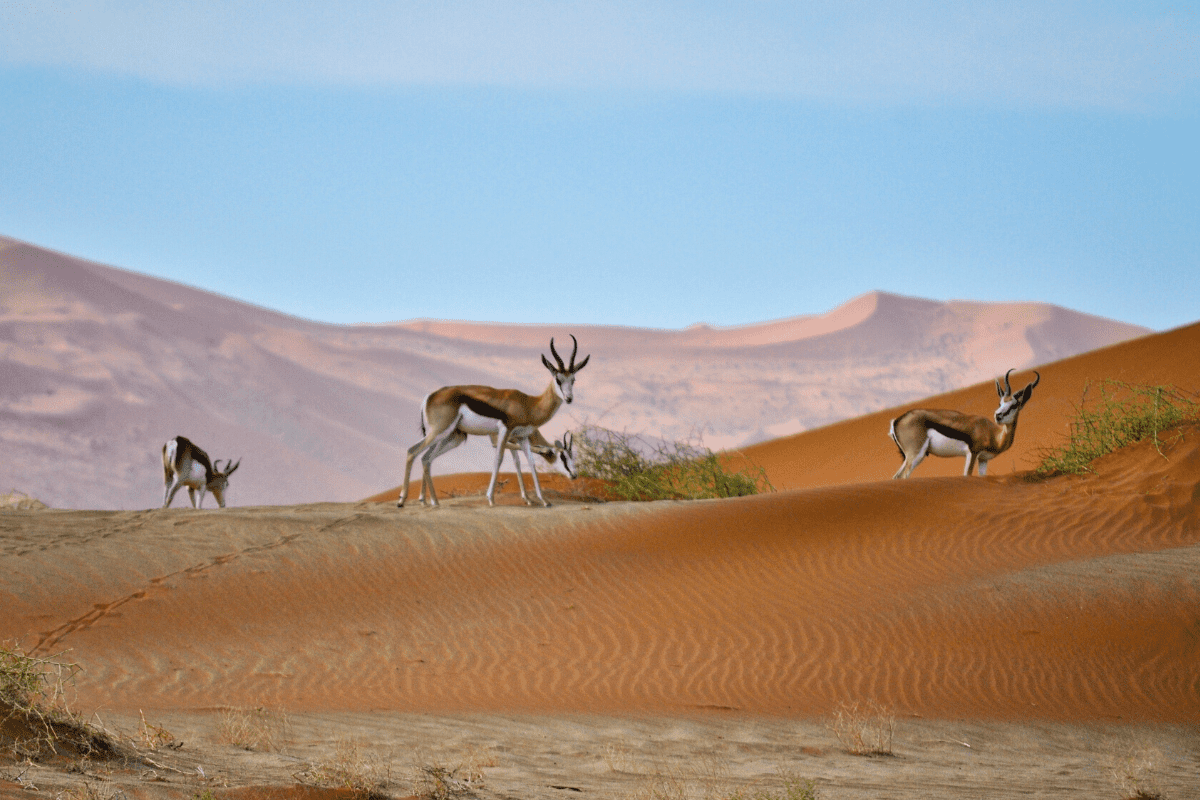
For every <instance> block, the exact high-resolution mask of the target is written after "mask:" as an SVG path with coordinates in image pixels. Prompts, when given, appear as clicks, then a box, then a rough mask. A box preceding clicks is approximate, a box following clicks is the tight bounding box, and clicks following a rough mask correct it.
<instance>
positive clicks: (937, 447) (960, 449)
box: [929, 430, 971, 458]
mask: <svg viewBox="0 0 1200 800" xmlns="http://www.w3.org/2000/svg"><path fill="white" fill-rule="evenodd" d="M929 452H930V454H931V455H935V456H941V457H942V458H953V457H954V456H968V455H970V453H971V448H970V447H969V446H967V443H966V442H964V441H962V440H961V439H951V438H950V437H949V436H944V435H942V434H940V433H938V432H937V431H934V430H931V431H929Z"/></svg>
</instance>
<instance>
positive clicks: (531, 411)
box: [396, 335, 591, 508]
mask: <svg viewBox="0 0 1200 800" xmlns="http://www.w3.org/2000/svg"><path fill="white" fill-rule="evenodd" d="M571 341H573V342H574V343H575V346H574V348H573V349H572V350H571V362H570V364H564V363H563V360H562V358H561V357H560V356H559V355H558V351H557V350H555V349H554V340H553V339H551V340H550V352H551V354H553V356H554V360H555V361H556V362H558V364H557V366H556V365H554V364H551V363H550V361H549V359H547V358H546V356H544V355H543V356H542V364H543V365H545V367H546V369H548V370H550V385H549V386H547V387H546V390H545V391H544V392H542V393H541V394H540V395H537V396H536V397H534V396H532V395H528V394H525V393H524V392H521V391H518V390H516V389H493V388H492V387H490V386H444V387H442V388H441V389H438V390H437V391H436V392H433V393H431V394H429V395H428V396H426V398H425V400H424V402H423V403H422V404H421V430H422V432H423V433H425V438H423V439H421V441H419V442H417V443H416V444H414V445H413V446H412V447H410V448H408V457H407V459H406V460H405V462H404V483H403V484H401V487H400V499H399V501H398V502H397V503H396V505H397V506H398V507H399V508H404V501H405V500H407V499H408V481H409V478H410V476H411V475H412V465H413V461H414V460H415V459H416V457H417V456H418V455H420V454H421V453H424V455H422V456H421V466H422V474H421V493H422V495H423V499H424V500H425V502H426V503H428V504H429V505H432V506H437V505H438V501H437V494H436V493H435V492H434V489H433V474H432V470H431V467H432V465H433V461H434V459H436V458H438V457H439V456H441V455H443V454H445V453H447V452H449V451H450V450H453V449H454V448H455V447H458V446H459V445H460V444H462V443H463V442H465V441H466V440H467V436H468V435H472V436H489V437H492V440H493V442H495V447H496V458H495V462H494V466H493V468H492V479H491V480H490V481H489V482H488V488H487V500H488V505H489V506H494V505H495V504H496V500H495V495H496V476H497V475H498V474H499V473H500V462H501V461H503V460H504V451H505V450H507V449H509V444H510V443H514V444H518V445H520V447H521V449H522V450H523V451H524V453H525V458H526V459H528V460H529V462H530V464H531V465H532V463H533V453H532V447H531V446H530V439H531V438H532V437H533V434H534V433H535V432H536V431H537V429H538V428H540V427H541V426H543V425H545V424H546V423H547V422H549V421H550V418H551V417H553V416H554V414H555V413H556V412H557V411H558V409H559V407H560V406H561V405H562V404H563V403H570V402H571V401H572V400H573V399H574V396H575V395H574V392H575V389H574V387H575V375H576V373H578V372H579V370H581V369H583V368H584V367H586V366H587V362H588V359H590V358H591V356H590V355H588V356H585V357H584V359H583V361H580V362H579V363H578V364H576V363H575V354H576V353H578V352H579V342H578V341H577V340H576V339H575V336H574V335H572V336H571ZM523 483H524V481H522V484H523ZM533 489H534V492H536V493H537V498H538V500H539V501H540V502H541V504H542V505H543V506H549V505H550V504H549V503H547V502H546V498H544V497H542V487H541V485H540V484H539V483H538V477H537V470H536V469H534V470H533Z"/></svg>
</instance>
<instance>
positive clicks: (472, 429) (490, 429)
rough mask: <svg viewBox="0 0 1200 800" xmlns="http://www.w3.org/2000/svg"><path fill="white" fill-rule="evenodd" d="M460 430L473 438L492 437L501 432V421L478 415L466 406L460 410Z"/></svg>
mask: <svg viewBox="0 0 1200 800" xmlns="http://www.w3.org/2000/svg"><path fill="white" fill-rule="evenodd" d="M458 413H459V416H460V419H459V421H458V429H459V430H460V431H462V432H463V433H468V434H470V435H472V436H491V435H492V434H494V433H499V432H500V420H498V419H494V418H493V417H485V416H483V415H482V414H476V413H475V412H474V411H472V410H471V409H469V408H467V407H466V406H465V405H464V406H463V407H462V408H460V409H459V410H458Z"/></svg>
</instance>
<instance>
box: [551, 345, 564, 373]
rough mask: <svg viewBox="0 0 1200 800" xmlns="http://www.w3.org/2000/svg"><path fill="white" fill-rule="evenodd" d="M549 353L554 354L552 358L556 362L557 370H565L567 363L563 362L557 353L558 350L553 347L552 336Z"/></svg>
mask: <svg viewBox="0 0 1200 800" xmlns="http://www.w3.org/2000/svg"><path fill="white" fill-rule="evenodd" d="M550 355H552V356H554V360H555V361H557V362H558V371H559V372H566V371H567V365H566V364H564V363H563V360H562V356H560V355H559V354H558V351H557V350H555V349H554V337H553V336H551V337H550Z"/></svg>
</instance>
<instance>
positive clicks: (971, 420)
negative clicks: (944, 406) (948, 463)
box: [890, 369, 1042, 478]
mask: <svg viewBox="0 0 1200 800" xmlns="http://www.w3.org/2000/svg"><path fill="white" fill-rule="evenodd" d="M1012 373H1013V370H1011V369H1010V370H1009V371H1008V372H1006V373H1004V387H1003V388H1001V387H1000V380H999V379H998V378H997V379H996V394H998V395H999V396H1000V407H999V408H997V409H996V413H995V414H993V415H992V416H993V418H994V419H988V418H987V417H979V416H975V415H974V414H963V413H961V412H958V411H942V410H931V409H924V408H914V409H913V410H912V411H906V412H905V413H903V414H901V415H900V416H898V417H896V418H895V419H894V420H892V425H891V431H890V432H891V434H892V441H894V442H895V443H896V447H898V448H900V455H901V456H903V457H904V463H903V464H901V465H900V469H898V470H896V474H895V475H893V476H892V477H893V478H907V477H908V476H909V475H911V474H912V471H913V470H914V469H916V468H917V465H918V464H920V463H921V462H922V461H923V460H924V459H925V456H926V455H927V454H930V453H932V454H933V455H935V456H942V457H943V458H952V457H954V456H965V457H966V459H967V463H966V467H965V468H964V469H963V475H964V476H966V475H970V474H971V473H972V472H973V471H974V470H975V465H976V464H978V465H979V474H980V475H987V465H988V462H989V461H991V460H992V459H993V458H995V457H996V456H998V455H1000V454H1001V453H1003V452H1004V451H1005V450H1007V449H1008V448H1010V447H1012V443H1013V438H1014V437H1015V436H1016V434H1017V415H1018V414H1020V413H1021V409H1022V408H1024V407H1025V404H1026V403H1028V402H1029V398H1030V397H1032V396H1033V387H1035V386H1037V385H1038V383H1040V382H1041V380H1042V376H1041V375H1040V374H1039V373H1038V372H1037V370H1034V372H1033V374H1034V375H1035V376H1037V377H1035V378H1034V380H1033V381H1032V382H1030V383H1029V385H1027V386H1026V387H1025V388H1024V389H1022V390H1021V391H1019V392H1017V393H1016V394H1013V390H1012V386H1010V385H1009V383H1008V376H1009V375H1011V374H1012Z"/></svg>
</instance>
